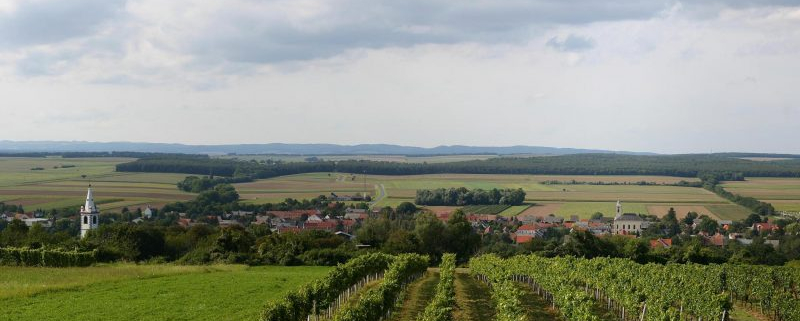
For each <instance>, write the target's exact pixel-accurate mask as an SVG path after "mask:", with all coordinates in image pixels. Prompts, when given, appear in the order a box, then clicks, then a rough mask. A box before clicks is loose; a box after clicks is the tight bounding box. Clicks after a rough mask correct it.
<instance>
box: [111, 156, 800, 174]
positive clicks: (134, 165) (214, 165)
mask: <svg viewBox="0 0 800 321" xmlns="http://www.w3.org/2000/svg"><path fill="white" fill-rule="evenodd" d="M117 171H121V172H166V173H186V174H197V175H216V176H229V177H248V178H270V177H276V176H282V175H290V174H299V173H310V172H337V171H338V172H346V173H362V172H367V173H369V174H376V175H414V174H442V173H463V174H565V175H666V176H677V177H698V176H700V175H702V174H704V173H719V172H727V173H737V175H736V177H752V176H762V177H800V159H789V160H776V161H768V162H764V161H751V160H745V159H740V158H734V157H728V156H724V155H716V154H711V155H706V154H701V155H659V156H640V155H617V154H577V155H563V156H548V157H500V158H494V159H488V160H473V161H462V162H449V163H435V164H428V163H397V162H383V161H366V160H359V161H356V160H349V161H335V162H334V161H324V160H322V161H315V162H297V163H269V164H268V163H266V162H262V163H260V162H257V161H239V160H229V159H211V158H185V157H149V158H143V159H139V160H137V161H133V162H130V163H124V164H119V165H117Z"/></svg>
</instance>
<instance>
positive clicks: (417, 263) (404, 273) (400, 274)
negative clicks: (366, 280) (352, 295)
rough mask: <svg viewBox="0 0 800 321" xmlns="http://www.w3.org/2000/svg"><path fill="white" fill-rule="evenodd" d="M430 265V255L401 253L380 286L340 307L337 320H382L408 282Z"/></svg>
mask: <svg viewBox="0 0 800 321" xmlns="http://www.w3.org/2000/svg"><path fill="white" fill-rule="evenodd" d="M427 267H428V256H423V255H419V254H401V255H399V256H397V258H396V259H395V261H394V262H393V263H392V265H390V266H389V269H388V271H386V274H385V275H384V278H383V281H382V282H381V284H380V285H378V287H376V288H373V289H370V290H368V291H367V292H366V293H364V294H363V295H361V296H360V297H359V299H358V301H357V302H354V303H353V304H350V305H347V306H345V307H344V308H342V309H340V310H339V311H338V312H337V313H336V315H335V316H334V320H335V321H373V320H381V318H382V317H383V316H385V315H386V314H387V313H388V312H389V311H390V309H391V308H392V307H394V306H395V304H396V302H397V297H398V295H399V294H400V292H401V291H402V290H403V287H404V285H405V284H406V283H408V282H410V281H411V280H412V279H413V278H414V277H415V276H417V275H419V274H420V273H422V272H424V271H425V269H427Z"/></svg>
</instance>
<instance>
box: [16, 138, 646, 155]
mask: <svg viewBox="0 0 800 321" xmlns="http://www.w3.org/2000/svg"><path fill="white" fill-rule="evenodd" d="M110 151H126V152H146V153H184V154H286V155H468V154H493V155H522V154H525V155H570V154H587V153H616V154H627V155H654V153H646V152H629V151H611V150H599V149H579V148H557V147H542V146H506V147H490V146H460V145H453V146H437V147H432V148H425V147H413V146H399V145H388V144H360V145H336V144H282V143H272V144H233V145H185V144H164V143H132V142H109V143H100V142H84V141H7V140H0V152H6V153H8V152H13V153H20V152H110Z"/></svg>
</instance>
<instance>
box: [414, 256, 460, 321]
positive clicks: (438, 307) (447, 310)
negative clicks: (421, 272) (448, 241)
mask: <svg viewBox="0 0 800 321" xmlns="http://www.w3.org/2000/svg"><path fill="white" fill-rule="evenodd" d="M455 273H456V255H455V254H452V253H446V254H445V255H443V256H442V263H441V264H439V284H437V285H436V294H435V295H434V296H433V300H431V302H430V303H428V306H426V307H425V311H423V312H422V314H421V315H420V317H419V318H418V320H421V321H450V320H453V306H454V305H455V297H456V290H455V285H454V284H453V283H454V282H455Z"/></svg>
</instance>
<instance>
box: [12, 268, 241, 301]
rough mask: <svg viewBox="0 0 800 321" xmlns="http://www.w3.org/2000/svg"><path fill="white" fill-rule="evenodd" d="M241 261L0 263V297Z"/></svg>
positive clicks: (158, 275)
mask: <svg viewBox="0 0 800 321" xmlns="http://www.w3.org/2000/svg"><path fill="white" fill-rule="evenodd" d="M245 269H247V267H246V266H240V265H209V266H181V265H136V264H108V265H100V266H92V267H86V268H80V267H77V268H37V267H10V266H0V299H4V298H8V297H15V296H16V297H20V296H31V295H34V294H38V293H43V292H51V291H57V290H64V289H70V288H77V287H85V286H87V285H91V284H95V283H101V282H110V281H119V280H126V279H146V278H154V277H161V276H168V275H177V274H187V273H208V272H221V271H241V270H245Z"/></svg>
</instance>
